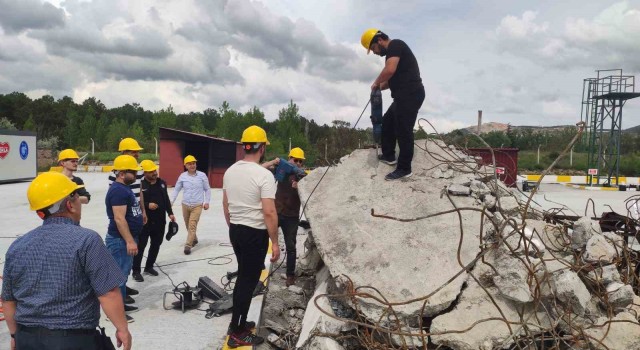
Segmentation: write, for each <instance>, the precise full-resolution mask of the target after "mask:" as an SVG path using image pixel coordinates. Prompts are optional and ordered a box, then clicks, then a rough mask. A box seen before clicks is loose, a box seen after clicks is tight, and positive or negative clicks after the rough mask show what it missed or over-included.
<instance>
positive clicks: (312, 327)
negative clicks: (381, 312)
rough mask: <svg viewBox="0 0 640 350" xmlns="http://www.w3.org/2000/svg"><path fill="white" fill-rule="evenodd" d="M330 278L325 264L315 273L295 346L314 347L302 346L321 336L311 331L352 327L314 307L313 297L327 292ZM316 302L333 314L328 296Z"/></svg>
mask: <svg viewBox="0 0 640 350" xmlns="http://www.w3.org/2000/svg"><path fill="white" fill-rule="evenodd" d="M330 279H331V275H330V274H329V269H328V268H327V267H326V266H324V267H322V269H320V271H319V272H318V273H317V274H316V291H315V293H314V294H313V296H312V297H311V299H309V303H308V304H307V309H306V310H305V313H304V319H303V320H302V329H301V331H300V337H299V338H298V342H297V344H296V348H300V347H302V348H305V349H315V348H309V347H303V345H305V343H309V342H310V341H312V340H316V338H321V337H312V333H313V332H315V331H317V332H324V333H333V334H337V333H339V332H341V331H348V330H350V329H353V328H354V326H353V325H349V324H346V323H344V322H342V321H340V320H337V319H335V318H332V317H329V316H327V315H325V314H324V313H322V312H321V311H320V310H319V309H318V307H316V304H315V299H316V298H317V297H318V296H319V295H322V294H327V292H328V287H329V282H330ZM317 303H318V306H319V307H320V308H321V309H322V310H323V311H325V312H327V313H329V314H330V315H333V316H335V313H334V312H333V309H332V307H331V303H330V301H329V299H328V298H326V297H323V298H319V299H318V301H317ZM312 338H313V339H312ZM307 346H308V345H307Z"/></svg>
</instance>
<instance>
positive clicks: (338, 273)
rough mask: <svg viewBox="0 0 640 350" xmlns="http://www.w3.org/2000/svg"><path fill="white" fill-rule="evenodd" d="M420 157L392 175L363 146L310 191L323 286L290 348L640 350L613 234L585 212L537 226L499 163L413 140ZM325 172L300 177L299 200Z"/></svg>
mask: <svg viewBox="0 0 640 350" xmlns="http://www.w3.org/2000/svg"><path fill="white" fill-rule="evenodd" d="M412 166H413V176H412V177H411V178H408V179H404V180H400V181H385V180H384V176H385V175H386V174H387V173H388V172H390V171H392V170H393V167H391V166H388V165H385V164H383V163H380V162H379V161H378V160H377V155H376V152H375V150H372V149H369V150H356V151H354V152H353V153H352V154H350V155H349V156H346V157H344V158H343V159H342V160H341V162H340V164H338V165H337V166H335V167H332V168H330V169H329V170H328V172H327V173H326V176H325V177H324V179H323V180H322V182H321V183H320V185H319V186H318V187H317V188H316V189H315V192H313V195H312V196H311V197H310V199H309V202H308V203H306V204H307V206H306V209H305V215H306V217H307V218H308V220H309V222H310V223H311V227H312V230H311V231H310V232H309V235H308V238H307V240H308V242H307V243H306V248H307V249H305V250H306V252H305V253H304V254H301V255H303V257H302V258H301V259H299V261H298V270H299V271H300V272H302V273H303V274H307V275H314V274H315V279H316V281H315V291H313V294H314V295H313V296H311V297H310V298H309V299H308V300H309V302H308V303H307V305H306V306H304V309H305V311H304V315H303V316H302V315H296V316H302V318H303V319H302V321H301V323H300V325H299V326H297V327H296V328H299V334H298V338H297V344H296V348H299V349H351V348H353V349H355V348H363V347H366V346H363V345H366V344H365V343H363V341H365V342H366V341H374V342H376V344H377V345H380V344H388V346H389V348H407V349H411V348H423V347H424V346H425V345H426V344H425V343H428V344H429V347H431V346H440V347H441V348H442V349H447V348H449V349H494V348H509V347H510V346H519V347H520V348H525V347H526V346H532V347H530V348H531V349H533V348H536V347H535V345H536V344H537V345H538V346H540V344H542V340H541V339H543V338H544V339H546V341H545V346H546V347H547V348H549V344H552V345H555V346H557V348H559V349H563V348H567V349H568V348H570V347H573V348H584V349H591V348H593V349H640V336H639V335H640V326H639V325H638V316H639V315H640V297H638V296H637V295H635V293H634V289H633V288H632V286H631V285H629V284H628V279H627V278H625V277H624V276H621V274H620V272H619V271H618V269H617V268H616V264H617V263H619V262H620V261H621V258H622V252H623V250H624V242H623V241H622V239H621V238H620V237H619V236H617V235H615V234H612V233H602V231H601V230H600V228H599V225H598V223H597V222H594V221H592V220H590V219H589V218H582V219H580V220H579V221H577V222H576V223H575V224H574V225H573V228H566V227H563V226H561V225H555V224H549V223H546V222H544V221H542V220H541V219H542V212H541V211H540V210H538V209H535V208H532V207H531V206H530V205H527V204H526V202H527V198H526V197H525V196H523V195H522V194H519V193H517V192H518V191H517V190H516V189H512V188H508V187H507V186H505V185H504V183H502V182H500V181H499V180H496V179H495V177H494V175H493V174H494V171H493V168H491V167H486V166H479V165H478V163H477V159H475V158H473V157H470V156H467V155H465V154H464V153H462V152H460V151H458V150H456V149H455V148H453V147H447V146H446V145H445V144H444V143H442V142H440V141H437V142H436V141H424V140H422V141H417V142H416V148H415V156H414V160H413V165H412ZM325 170H326V168H324V169H323V168H320V169H317V170H315V171H313V172H312V173H311V174H309V176H307V177H306V178H305V179H304V180H302V181H301V182H300V187H299V194H300V198H301V199H302V200H303V205H304V201H305V200H306V199H307V198H309V195H310V194H311V192H312V191H314V187H315V186H316V184H317V183H318V181H319V180H320V178H321V177H322V176H323V175H324V173H325ZM456 209H458V210H456ZM377 215H381V216H384V217H378V216H377ZM413 219H415V220H413ZM327 295H329V297H327ZM425 296H429V297H428V298H425ZM414 299H415V300H414ZM385 300H386V302H385ZM389 304H392V306H389ZM366 324H368V325H369V327H368V328H367V327H365V326H364V325H366ZM421 327H422V331H421V329H420V328H421ZM374 328H375V329H374ZM358 330H360V331H358ZM363 330H365V331H363ZM296 331H297V330H296ZM364 334H367V336H364ZM358 338H360V340H359V341H360V342H358V341H354V339H356V340H357V339H358ZM363 338H367V340H363ZM272 340H275V339H272ZM569 344H570V345H569Z"/></svg>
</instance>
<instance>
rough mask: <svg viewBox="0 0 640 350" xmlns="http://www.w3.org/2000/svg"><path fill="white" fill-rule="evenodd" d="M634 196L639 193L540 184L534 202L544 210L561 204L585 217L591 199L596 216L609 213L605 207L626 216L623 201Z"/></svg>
mask: <svg viewBox="0 0 640 350" xmlns="http://www.w3.org/2000/svg"><path fill="white" fill-rule="evenodd" d="M525 194H527V195H528V194H529V193H528V192H527V193H525ZM634 195H640V192H636V191H587V190H580V189H576V188H572V187H568V186H565V185H561V184H541V185H540V189H539V190H538V193H537V194H536V195H535V196H534V200H535V201H536V202H537V203H538V204H539V205H540V206H541V207H542V208H544V209H551V208H559V207H561V206H560V205H558V204H557V203H562V204H564V205H565V206H567V207H568V208H569V209H571V210H573V211H575V212H576V213H577V215H585V206H586V204H587V201H588V199H589V198H591V199H593V201H594V204H595V211H596V214H597V216H600V215H601V214H602V212H605V211H611V209H610V208H609V207H608V206H607V205H609V206H611V208H613V210H614V211H616V212H617V213H618V214H622V215H626V212H627V209H626V208H625V204H624V202H625V199H627V198H629V197H631V196H634ZM545 197H546V199H545ZM553 202H556V203H553ZM592 208H593V206H592V205H591V204H590V205H589V210H588V215H593V210H592ZM567 215H571V214H570V212H567Z"/></svg>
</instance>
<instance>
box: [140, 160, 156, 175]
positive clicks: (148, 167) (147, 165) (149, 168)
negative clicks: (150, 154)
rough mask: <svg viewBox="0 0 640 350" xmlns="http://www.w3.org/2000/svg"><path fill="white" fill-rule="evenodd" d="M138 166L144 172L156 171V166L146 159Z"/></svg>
mask: <svg viewBox="0 0 640 350" xmlns="http://www.w3.org/2000/svg"><path fill="white" fill-rule="evenodd" d="M140 166H141V167H142V170H143V171H145V172H146V171H154V170H158V166H157V165H156V163H154V162H153V161H152V160H148V159H145V160H143V161H142V162H140Z"/></svg>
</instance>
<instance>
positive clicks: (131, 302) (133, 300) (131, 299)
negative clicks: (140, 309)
mask: <svg viewBox="0 0 640 350" xmlns="http://www.w3.org/2000/svg"><path fill="white" fill-rule="evenodd" d="M135 302H136V301H135V299H133V298H132V297H131V295H127V296H126V297H125V298H124V303H125V304H134V303H135Z"/></svg>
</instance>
